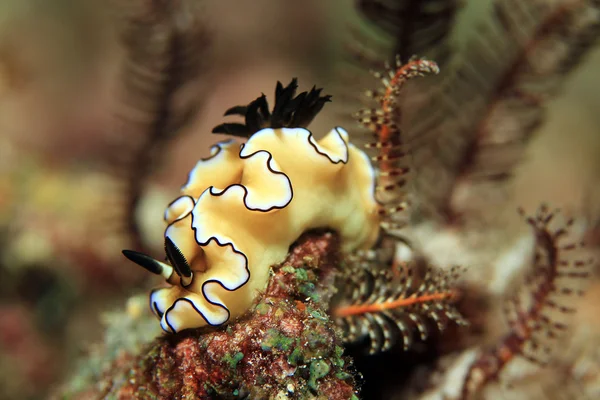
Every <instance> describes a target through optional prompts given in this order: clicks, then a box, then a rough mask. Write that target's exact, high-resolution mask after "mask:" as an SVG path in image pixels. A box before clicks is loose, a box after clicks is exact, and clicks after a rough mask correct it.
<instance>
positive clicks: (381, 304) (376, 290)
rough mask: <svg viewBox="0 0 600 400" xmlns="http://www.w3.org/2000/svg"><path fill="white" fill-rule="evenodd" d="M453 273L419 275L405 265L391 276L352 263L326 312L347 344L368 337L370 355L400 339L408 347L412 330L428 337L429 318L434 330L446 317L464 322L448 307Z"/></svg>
mask: <svg viewBox="0 0 600 400" xmlns="http://www.w3.org/2000/svg"><path fill="white" fill-rule="evenodd" d="M457 275H458V269H457V268H454V269H452V270H451V271H450V272H449V273H445V272H442V271H438V270H434V269H433V268H428V269H427V272H426V273H425V276H423V277H422V278H419V277H417V276H415V274H414V270H413V269H412V268H410V267H409V268H405V269H404V270H403V271H402V273H401V274H398V275H396V274H395V273H394V271H392V270H381V269H379V270H377V269H375V268H373V267H372V266H371V267H370V268H369V266H368V265H367V266H365V265H361V264H358V263H357V264H356V265H355V266H353V267H351V268H349V270H348V271H345V273H344V275H343V278H342V281H343V282H342V283H343V288H344V291H343V294H342V295H341V300H338V302H337V303H336V302H335V301H334V304H335V305H334V306H333V307H332V310H331V313H332V315H333V318H334V320H335V322H336V323H337V325H338V326H340V327H341V329H342V333H343V337H344V341H345V342H347V343H353V342H357V341H359V340H361V339H362V338H363V337H365V336H368V338H369V340H370V348H369V353H370V354H374V353H378V352H382V351H387V350H389V349H390V348H392V347H393V346H394V345H395V344H396V342H397V341H398V340H399V339H400V340H402V343H403V348H404V350H408V349H409V348H410V347H411V346H412V344H413V342H414V338H413V337H414V335H415V331H416V332H418V334H419V339H420V340H426V339H427V338H428V337H429V333H430V328H429V326H430V325H431V324H432V322H433V324H434V325H435V326H436V327H437V329H438V330H439V331H443V330H444V329H445V327H446V325H447V324H448V322H449V321H454V322H456V323H458V324H465V323H466V321H464V319H463V318H462V316H461V315H460V314H459V313H458V311H457V310H456V309H455V308H454V306H453V303H454V302H456V300H457V299H458V297H459V292H458V290H456V289H455V288H453V287H452V286H453V282H454V281H455V279H456V277H457Z"/></svg>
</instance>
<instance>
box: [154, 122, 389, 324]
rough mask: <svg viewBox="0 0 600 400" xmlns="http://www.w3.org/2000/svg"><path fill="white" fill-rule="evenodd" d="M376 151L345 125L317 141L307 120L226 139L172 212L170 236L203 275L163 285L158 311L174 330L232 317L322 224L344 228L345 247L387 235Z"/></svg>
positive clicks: (359, 245) (186, 187) (192, 179)
mask: <svg viewBox="0 0 600 400" xmlns="http://www.w3.org/2000/svg"><path fill="white" fill-rule="evenodd" d="M374 187H375V173H374V170H373V167H372V165H371V162H370V160H369V158H368V157H367V156H366V154H365V153H363V152H362V151H361V150H359V149H357V148H356V147H355V146H353V145H352V144H350V143H349V142H348V134H347V132H346V131H345V130H344V129H342V128H339V127H337V128H335V129H333V130H332V131H331V132H329V133H328V134H327V135H326V136H325V137H324V138H323V139H321V140H319V141H317V140H316V139H315V138H314V137H313V136H312V134H311V132H309V131H308V130H306V129H304V128H279V129H271V128H266V129H262V130H260V131H258V132H256V133H254V134H253V135H251V136H250V138H249V139H248V140H247V142H246V143H243V144H240V143H237V142H235V141H228V142H222V143H219V144H217V145H215V146H213V147H212V152H211V156H210V157H209V158H207V159H203V160H201V161H199V162H198V163H197V164H196V166H195V167H194V168H193V169H192V171H191V172H190V174H189V178H188V181H187V183H186V184H185V185H184V186H183V187H182V189H181V196H180V197H178V198H177V199H176V200H175V201H173V202H172V203H171V204H170V205H169V206H168V207H167V209H166V211H165V221H166V222H167V224H168V226H167V228H166V231H165V240H170V241H171V242H172V243H173V244H175V246H176V248H177V249H178V250H179V251H180V253H181V255H182V256H183V257H184V258H185V260H187V263H188V264H189V267H190V269H191V271H192V273H193V275H192V277H191V279H188V280H186V281H185V282H184V280H183V279H182V280H181V282H179V279H177V277H175V280H174V279H173V277H174V274H173V275H172V276H171V277H170V278H169V279H168V281H169V282H170V283H172V284H173V285H172V286H170V287H167V288H162V289H157V290H154V291H153V292H152V294H151V296H150V304H151V307H152V310H153V311H154V312H155V313H156V315H157V316H158V317H159V318H160V319H161V327H162V328H163V329H164V330H165V331H167V332H178V331H181V330H183V329H187V328H195V327H201V326H206V325H213V326H217V325H222V324H224V323H226V322H228V321H229V320H230V319H232V318H235V317H238V316H240V315H242V314H243V313H245V312H246V311H247V310H248V309H249V308H250V307H251V306H252V304H253V303H254V301H255V299H256V298H257V296H258V295H259V294H260V292H261V291H263V290H264V289H265V288H266V285H267V283H268V279H269V271H270V268H271V266H272V265H274V264H277V263H280V262H282V261H283V260H284V259H285V257H286V255H287V253H288V251H289V247H290V245H291V244H292V243H293V242H294V241H296V240H297V239H298V237H299V236H300V235H301V234H302V233H304V232H306V231H308V230H310V229H315V228H329V229H332V230H335V231H336V232H337V233H338V234H339V236H340V238H341V242H342V249H343V251H346V252H351V251H354V250H357V249H367V248H370V247H372V246H373V244H374V243H375V241H376V239H377V236H378V233H379V216H378V213H377V203H376V201H375V194H374Z"/></svg>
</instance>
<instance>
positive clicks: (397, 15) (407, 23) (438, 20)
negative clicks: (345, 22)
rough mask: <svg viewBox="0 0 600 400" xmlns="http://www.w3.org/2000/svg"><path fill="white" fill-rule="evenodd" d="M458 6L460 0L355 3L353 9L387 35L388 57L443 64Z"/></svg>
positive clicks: (375, 0) (405, 0) (390, 0)
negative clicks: (423, 57)
mask: <svg viewBox="0 0 600 400" xmlns="http://www.w3.org/2000/svg"><path fill="white" fill-rule="evenodd" d="M461 3H462V2H461V1H460V0H359V1H357V2H356V7H357V9H358V11H359V12H360V14H361V15H363V16H364V17H365V18H366V19H367V20H368V21H370V22H371V23H373V24H374V25H375V26H377V27H378V28H380V29H381V30H383V31H384V32H386V33H387V34H388V35H389V37H390V39H391V42H392V45H391V51H392V53H390V54H389V55H394V54H399V55H400V56H401V57H402V58H403V59H405V60H406V59H408V57H410V56H412V55H413V54H422V55H427V56H428V57H431V58H433V59H435V60H438V61H439V62H440V63H441V64H443V63H444V61H445V60H446V59H447V58H449V57H450V55H451V49H450V44H449V37H450V33H451V31H452V28H453V25H454V18H455V16H456V13H457V11H458V10H459V9H460V6H461ZM365 45H368V42H367V43H365Z"/></svg>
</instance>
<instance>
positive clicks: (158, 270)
mask: <svg viewBox="0 0 600 400" xmlns="http://www.w3.org/2000/svg"><path fill="white" fill-rule="evenodd" d="M122 253H123V255H124V256H125V257H127V258H128V259H129V260H130V261H133V262H134V263H136V264H137V265H139V266H140V267H142V268H144V269H146V270H148V271H150V272H152V273H153V274H156V275H160V274H162V270H163V267H162V266H161V265H160V264H159V263H158V261H156V260H155V259H154V258H152V257H150V256H148V255H146V254H144V253H140V252H138V251H133V250H123V251H122Z"/></svg>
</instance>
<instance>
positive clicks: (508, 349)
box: [461, 205, 593, 399]
mask: <svg viewBox="0 0 600 400" xmlns="http://www.w3.org/2000/svg"><path fill="white" fill-rule="evenodd" d="M519 212H520V214H521V215H523V217H524V219H525V221H526V223H527V224H529V225H530V226H531V228H532V229H533V234H534V235H535V242H536V244H535V253H534V260H533V264H532V268H531V270H530V272H529V274H528V275H527V278H526V281H525V283H524V284H523V286H522V287H521V288H519V290H517V291H516V292H515V293H513V294H511V296H510V297H508V299H507V305H506V307H505V311H506V314H507V315H506V316H507V319H508V325H509V332H508V333H507V334H506V335H505V336H504V337H502V338H501V339H500V340H499V341H498V343H497V344H496V345H495V346H493V347H491V348H488V349H483V350H482V351H481V352H480V354H479V356H478V357H477V358H476V359H475V360H474V361H473V363H472V364H471V366H470V368H469V371H468V373H467V375H466V377H465V380H464V383H463V393H462V397H461V398H464V399H470V398H474V397H475V395H476V394H478V393H479V392H480V391H481V390H482V389H483V388H484V387H485V385H486V384H488V383H489V382H492V381H496V380H498V379H499V378H500V376H501V373H502V371H503V370H504V369H505V367H506V366H507V364H508V363H509V362H511V361H512V360H513V359H515V358H524V359H526V360H529V361H530V362H532V363H534V364H535V365H538V366H540V367H544V366H546V365H547V364H548V363H549V361H551V360H552V356H553V354H554V352H555V350H556V347H557V343H558V341H557V340H558V339H559V338H562V337H564V335H565V334H566V332H568V329H569V318H570V316H571V315H572V314H573V313H575V312H576V311H577V310H576V308H575V306H574V304H573V299H572V297H573V296H578V295H582V294H584V291H585V288H586V287H587V283H588V281H589V279H588V278H589V275H590V267H591V265H592V264H593V260H592V259H590V258H587V259H586V258H585V252H584V251H583V249H582V247H583V243H581V242H579V241H577V240H573V239H572V236H573V232H571V231H572V229H571V228H572V226H573V221H574V220H573V219H566V220H565V221H564V222H560V221H558V220H560V219H561V218H562V216H561V215H559V211H558V210H554V211H551V210H550V209H548V207H547V206H545V205H543V206H541V207H540V208H539V210H538V212H537V213H536V214H535V215H533V216H525V214H524V212H523V210H520V211H519Z"/></svg>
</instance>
